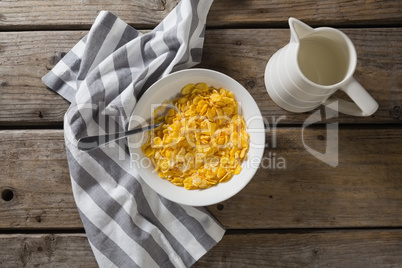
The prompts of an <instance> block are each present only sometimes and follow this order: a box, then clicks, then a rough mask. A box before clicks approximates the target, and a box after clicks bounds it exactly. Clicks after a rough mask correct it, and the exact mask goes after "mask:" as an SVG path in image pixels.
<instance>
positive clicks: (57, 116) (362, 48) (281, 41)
mask: <svg viewBox="0 0 402 268" xmlns="http://www.w3.org/2000/svg"><path fill="white" fill-rule="evenodd" d="M344 31H345V33H347V34H348V35H349V36H350V37H351V39H352V40H353V42H354V43H355V45H356V48H357V53H358V66H357V70H356V73H355V77H356V79H357V80H358V81H359V82H360V83H361V84H362V85H363V86H364V87H365V88H366V89H367V90H368V92H369V93H370V94H372V95H373V97H374V98H375V99H376V100H377V101H378V102H379V104H380V108H379V110H378V111H377V112H376V113H375V114H374V115H373V116H371V117H363V118H362V117H352V116H346V115H342V114H340V115H339V117H338V118H336V120H337V121H339V122H341V123H398V124H399V123H401V120H402V113H401V107H402V76H401V75H400V70H401V69H402V46H401V43H402V40H401V38H402V30H400V29H398V28H389V29H388V28H387V29H384V28H383V29H345V30H344ZM85 33H86V32H85V31H83V32H82V31H59V32H58V31H49V32H47V31H45V32H7V33H4V32H3V33H0V107H1V109H0V125H3V126H4V125H59V126H61V125H62V120H63V115H64V113H65V111H66V110H67V108H68V102H67V101H65V100H64V99H62V98H61V97H60V96H58V95H57V94H55V93H53V92H51V91H49V90H48V89H46V87H45V86H44V85H43V83H42V81H41V77H42V76H43V75H45V74H46V73H47V72H48V71H49V70H50V69H51V68H52V67H53V66H54V65H55V64H56V63H57V62H58V61H59V60H60V58H61V57H62V56H63V55H64V53H66V52H68V51H69V50H70V49H71V47H72V46H73V45H74V44H75V43H76V42H77V41H78V40H79V39H80V38H81V37H82V36H84V35H85ZM288 41H289V31H288V30H280V29H237V30H207V32H206V39H205V45H204V54H203V61H202V64H201V65H199V66H198V67H202V68H210V69H214V70H218V71H221V72H223V73H226V74H228V75H230V76H232V77H233V78H235V79H236V80H238V81H239V82H240V83H241V84H242V85H243V86H244V87H245V88H247V90H249V91H250V93H251V94H252V96H253V97H254V99H255V100H256V101H257V104H258V105H259V107H260V109H261V112H262V114H263V116H264V117H266V118H271V117H272V116H275V117H277V118H278V117H280V116H281V115H284V116H286V118H285V119H283V120H280V122H279V123H280V124H283V123H288V124H289V123H290V124H302V123H303V122H304V121H305V120H306V118H307V117H308V116H309V115H310V113H304V114H294V113H289V112H286V111H284V110H282V109H281V108H279V107H278V106H277V105H276V104H275V103H274V102H273V101H272V100H271V99H270V98H269V96H268V94H267V92H266V90H265V85H264V70H265V65H266V63H267V62H268V60H269V58H270V57H271V56H272V55H273V54H274V53H275V51H277V50H278V49H280V48H281V47H282V46H284V45H285V44H286V43H287V42H288ZM378 48H381V49H378Z"/></svg>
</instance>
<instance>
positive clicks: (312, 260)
mask: <svg viewBox="0 0 402 268" xmlns="http://www.w3.org/2000/svg"><path fill="white" fill-rule="evenodd" d="M0 246H1V248H2V250H1V251H0V265H1V266H2V267H26V266H27V267H36V266H40V267H97V264H96V261H95V259H94V257H93V253H92V251H91V248H90V246H89V243H88V241H87V238H86V237H85V235H84V234H9V235H7V234H2V235H0ZM401 250H402V231H401V229H394V230H336V231H308V230H306V231H279V232H268V233H264V232H261V233H257V234H255V233H254V234H237V233H234V234H233V233H232V234H230V233H229V234H227V235H225V236H224V237H223V239H222V240H221V241H220V242H219V243H218V245H217V246H215V247H214V248H213V249H212V250H211V251H210V252H208V253H206V254H205V255H204V256H203V257H202V258H201V259H200V260H199V261H198V262H197V263H196V264H195V265H194V267H211V265H212V266H213V267H267V266H269V267H351V268H353V267H397V266H399V265H400V264H401V263H402V255H401V254H400V252H401Z"/></svg>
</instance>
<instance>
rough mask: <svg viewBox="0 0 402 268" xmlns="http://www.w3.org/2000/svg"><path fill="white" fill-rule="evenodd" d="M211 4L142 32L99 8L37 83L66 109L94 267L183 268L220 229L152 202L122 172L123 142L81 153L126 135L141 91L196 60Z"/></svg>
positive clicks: (202, 213)
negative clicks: (102, 137) (91, 140)
mask: <svg viewBox="0 0 402 268" xmlns="http://www.w3.org/2000/svg"><path fill="white" fill-rule="evenodd" d="M211 4H212V0H182V1H181V2H180V3H179V4H178V5H177V6H176V8H175V9H174V10H173V11H172V12H170V13H169V15H168V16H167V17H166V18H165V19H164V20H163V21H162V22H161V23H160V24H159V25H158V26H157V27H156V28H155V29H154V30H153V31H150V32H147V33H145V34H142V33H140V32H138V31H137V30H135V29H133V28H132V27H130V26H129V25H127V24H126V23H125V22H123V21H122V20H121V19H119V18H118V17H116V16H115V15H113V14H111V13H109V12H105V11H102V12H101V13H100V14H99V15H98V17H97V18H96V20H95V22H94V24H93V26H92V28H91V30H90V31H89V33H88V34H87V35H86V36H85V37H84V38H83V39H82V40H80V41H79V42H78V43H77V44H76V45H75V46H74V47H73V48H72V50H71V51H70V52H69V53H67V54H66V55H65V56H64V57H63V58H62V60H61V61H60V62H59V63H58V64H57V65H56V66H55V67H54V68H53V69H52V71H50V72H49V73H48V74H47V75H45V76H44V77H43V82H44V83H45V84H46V85H47V86H48V87H49V88H51V89H52V90H54V91H56V92H57V93H59V94H60V95H61V96H63V97H64V98H66V99H67V100H68V101H70V102H71V106H70V108H69V110H68V111H67V113H66V115H65V121H64V129H65V140H66V147H67V158H68V163H69V169H70V175H71V184H72V188H73V193H74V198H75V200H76V203H77V206H78V210H79V213H80V215H81V219H82V222H83V224H84V227H85V230H86V233H87V236H88V239H89V242H90V245H91V247H92V250H93V252H94V255H95V257H96V259H97V261H98V264H99V265H100V266H101V267H188V266H191V265H192V264H193V263H194V262H195V261H196V260H198V259H199V258H200V257H201V256H202V255H203V254H205V253H206V252H207V251H208V250H210V249H211V248H212V247H213V246H214V245H215V244H216V243H218V242H219V241H220V239H221V238H222V236H223V234H224V229H223V228H222V227H221V226H220V224H219V223H218V222H217V221H216V220H215V219H214V218H213V217H212V216H211V215H210V214H209V213H208V212H207V211H206V210H205V208H199V207H197V208H194V207H189V206H182V205H179V204H176V203H173V202H171V201H168V200H166V199H164V198H163V197H160V196H158V195H157V194H156V193H155V192H154V191H153V190H152V189H150V188H149V187H148V186H147V184H145V183H144V182H143V180H142V179H141V178H140V176H139V175H138V173H137V171H136V170H135V169H134V168H133V167H132V166H131V165H130V164H131V163H130V157H129V155H128V147H127V142H126V141H125V140H120V141H118V142H116V143H111V144H109V145H108V146H106V147H102V148H99V149H96V150H93V151H91V152H81V151H79V150H78V149H77V147H76V144H77V140H78V139H79V138H80V137H82V136H86V135H93V134H101V133H106V132H112V131H117V130H122V129H126V128H127V124H128V121H129V117H130V115H131V113H132V111H133V109H134V106H135V104H136V102H137V100H138V99H139V98H140V97H141V95H142V94H143V92H144V91H145V90H146V89H147V88H148V87H149V86H150V85H152V84H153V83H154V82H156V81H157V80H158V79H160V78H161V77H163V76H165V75H167V74H169V73H171V72H173V71H176V70H180V69H183V68H189V67H191V66H193V65H195V64H196V63H198V62H200V60H201V50H202V45H203V41H204V33H205V21H206V17H207V13H208V10H209V8H210V6H211Z"/></svg>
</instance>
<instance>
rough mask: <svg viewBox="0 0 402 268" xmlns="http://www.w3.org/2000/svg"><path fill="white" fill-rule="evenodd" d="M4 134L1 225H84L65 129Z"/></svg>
mask: <svg viewBox="0 0 402 268" xmlns="http://www.w3.org/2000/svg"><path fill="white" fill-rule="evenodd" d="M0 136H1V137H2V139H1V141H0V148H1V149H0V159H1V161H0V170H1V171H2V172H1V175H0V191H1V194H2V199H1V200H0V222H1V223H0V226H1V228H6V229H8V228H24V229H33V228H50V229H60V228H82V223H81V221H80V218H79V216H78V211H77V207H76V205H75V202H74V199H73V196H72V191H71V184H70V179H69V178H70V175H69V171H68V165H67V160H66V154H65V148H64V141H63V133H62V131H48V130H38V131H1V134H0ZM4 195H6V197H8V198H4ZM4 199H6V200H4Z"/></svg>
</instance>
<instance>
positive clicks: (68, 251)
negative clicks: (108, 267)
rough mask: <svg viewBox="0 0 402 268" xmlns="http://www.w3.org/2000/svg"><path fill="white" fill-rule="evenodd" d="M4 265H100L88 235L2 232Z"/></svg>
mask: <svg viewBox="0 0 402 268" xmlns="http://www.w3.org/2000/svg"><path fill="white" fill-rule="evenodd" d="M0 246H1V249H2V250H1V251H0V266H1V267H88V268H89V267H97V264H96V260H95V257H94V255H93V252H92V250H91V247H90V246H89V243H88V239H87V237H86V235H85V234H0Z"/></svg>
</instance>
